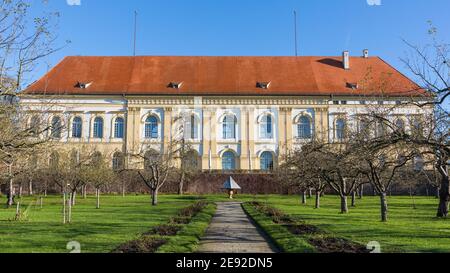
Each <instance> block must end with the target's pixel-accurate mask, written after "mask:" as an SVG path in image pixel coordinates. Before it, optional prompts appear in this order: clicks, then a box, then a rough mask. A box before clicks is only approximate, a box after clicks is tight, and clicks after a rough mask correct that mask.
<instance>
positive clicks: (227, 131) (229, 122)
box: [223, 115, 237, 139]
mask: <svg viewBox="0 0 450 273" xmlns="http://www.w3.org/2000/svg"><path fill="white" fill-rule="evenodd" d="M236 123H237V122H236V117H235V116H233V115H228V116H225V118H224V119H223V139H234V138H236Z"/></svg>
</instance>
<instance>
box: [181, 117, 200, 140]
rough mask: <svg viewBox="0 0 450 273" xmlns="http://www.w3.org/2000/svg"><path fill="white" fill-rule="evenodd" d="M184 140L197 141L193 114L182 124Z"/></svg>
mask: <svg viewBox="0 0 450 273" xmlns="http://www.w3.org/2000/svg"><path fill="white" fill-rule="evenodd" d="M184 132H185V138H188V139H197V138H198V121H197V118H196V117H195V115H194V114H192V115H190V116H188V117H187V118H186V122H185V124H184Z"/></svg>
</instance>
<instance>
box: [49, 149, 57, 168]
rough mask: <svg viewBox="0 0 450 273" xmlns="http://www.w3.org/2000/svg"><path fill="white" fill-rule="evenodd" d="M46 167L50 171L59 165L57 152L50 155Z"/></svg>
mask: <svg viewBox="0 0 450 273" xmlns="http://www.w3.org/2000/svg"><path fill="white" fill-rule="evenodd" d="M48 165H49V167H50V168H51V169H53V170H56V169H57V168H58V165H59V154H58V152H53V153H51V154H50V158H49V161H48Z"/></svg>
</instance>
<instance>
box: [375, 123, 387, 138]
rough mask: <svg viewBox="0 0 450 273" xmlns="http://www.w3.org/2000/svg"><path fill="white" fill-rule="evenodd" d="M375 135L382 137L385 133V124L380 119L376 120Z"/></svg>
mask: <svg viewBox="0 0 450 273" xmlns="http://www.w3.org/2000/svg"><path fill="white" fill-rule="evenodd" d="M376 133H377V137H383V136H384V135H385V126H384V123H383V122H382V121H379V122H377V130H376Z"/></svg>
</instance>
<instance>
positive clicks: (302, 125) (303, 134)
mask: <svg viewBox="0 0 450 273" xmlns="http://www.w3.org/2000/svg"><path fill="white" fill-rule="evenodd" d="M311 131H312V130H311V120H310V119H309V117H307V116H302V117H300V119H299V123H298V125H297V133H298V138H300V139H310V138H311V136H312V134H311Z"/></svg>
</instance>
